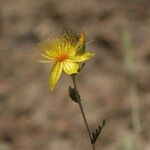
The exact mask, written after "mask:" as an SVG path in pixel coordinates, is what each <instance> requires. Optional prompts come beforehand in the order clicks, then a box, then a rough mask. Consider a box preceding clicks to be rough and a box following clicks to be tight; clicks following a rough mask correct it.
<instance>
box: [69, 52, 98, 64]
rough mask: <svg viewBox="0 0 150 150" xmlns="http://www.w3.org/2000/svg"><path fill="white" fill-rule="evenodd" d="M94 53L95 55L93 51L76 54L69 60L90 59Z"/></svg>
mask: <svg viewBox="0 0 150 150" xmlns="http://www.w3.org/2000/svg"><path fill="white" fill-rule="evenodd" d="M94 55H95V54H94V53H90V52H85V53H84V54H81V55H76V56H75V57H73V58H71V61H73V62H82V61H86V60H87V59H90V58H91V57H92V56H94Z"/></svg>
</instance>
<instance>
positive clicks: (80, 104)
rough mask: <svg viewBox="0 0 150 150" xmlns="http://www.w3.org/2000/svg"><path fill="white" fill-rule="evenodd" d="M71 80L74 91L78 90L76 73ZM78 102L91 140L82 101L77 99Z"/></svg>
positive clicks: (93, 147)
mask: <svg viewBox="0 0 150 150" xmlns="http://www.w3.org/2000/svg"><path fill="white" fill-rule="evenodd" d="M71 77H72V81H73V85H74V88H75V90H76V91H78V89H77V85H76V79H75V77H76V75H72V76H71ZM78 104H79V108H80V111H81V114H82V117H83V120H84V123H85V126H86V129H87V132H88V135H89V140H90V142H91V139H92V136H91V132H90V128H89V125H88V123H87V119H86V116H85V112H84V110H83V106H82V103H81V100H80V99H79V100H78ZM91 144H92V143H91ZM92 149H93V150H95V145H94V144H92Z"/></svg>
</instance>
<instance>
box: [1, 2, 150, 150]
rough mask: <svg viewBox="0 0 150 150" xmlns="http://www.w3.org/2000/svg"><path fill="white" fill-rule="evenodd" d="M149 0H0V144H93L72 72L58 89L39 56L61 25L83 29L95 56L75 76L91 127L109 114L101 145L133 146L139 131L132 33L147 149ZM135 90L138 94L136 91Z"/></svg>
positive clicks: (26, 147) (31, 148) (52, 147)
mask: <svg viewBox="0 0 150 150" xmlns="http://www.w3.org/2000/svg"><path fill="white" fill-rule="evenodd" d="M149 6H150V1H149V0H132V1H131V0H122V1H120V0H91V1H90V0H74V1H73V0H68V1H65V0H53V1H52V0H0V150H60V149H61V150H90V149H91V147H90V144H89V141H88V139H87V133H86V129H85V126H84V124H83V120H82V117H81V114H80V111H79V108H78V105H76V104H75V103H74V102H72V101H71V100H70V98H69V97H68V86H69V85H71V84H72V83H71V80H70V78H69V77H68V76H66V75H64V76H62V77H61V79H60V81H59V83H58V85H57V87H56V89H55V91H54V92H50V90H49V87H48V77H49V71H50V66H49V65H44V64H39V63H37V62H36V61H35V59H34V53H33V49H34V47H35V45H36V44H37V43H38V42H40V41H41V40H43V39H46V38H47V37H49V36H51V35H52V34H53V33H55V32H59V31H60V30H64V29H75V30H77V31H80V30H84V31H85V32H86V35H87V39H88V40H93V42H91V43H90V44H88V45H87V49H89V50H92V51H94V52H95V53H96V55H95V56H94V57H93V58H92V59H91V60H90V61H88V62H87V63H86V66H85V68H84V70H83V71H82V72H81V73H80V75H79V76H78V87H79V89H80V93H81V95H82V98H83V105H84V108H85V111H86V114H87V116H88V117H87V118H88V122H89V125H90V129H91V130H94V129H95V128H96V126H97V124H99V123H100V122H101V121H102V120H103V119H104V118H106V119H107V122H106V126H105V129H104V131H103V133H102V135H101V137H100V138H99V139H98V141H97V143H96V148H97V150H130V149H129V148H128V149H125V146H123V145H126V147H127V146H128V145H130V144H131V140H132V138H133V136H134V134H133V126H132V117H131V99H132V98H131V93H130V85H129V83H128V80H127V77H126V72H125V64H124V51H123V46H122V32H123V30H124V29H125V30H127V31H129V32H130V35H131V40H132V46H133V47H132V51H133V53H134V54H135V67H134V68H135V69H136V78H137V87H138V98H139V105H140V117H141V122H142V130H141V133H140V135H139V141H138V148H137V149H139V150H150V44H149V43H150V42H149V40H150V11H149ZM133 96H134V95H133Z"/></svg>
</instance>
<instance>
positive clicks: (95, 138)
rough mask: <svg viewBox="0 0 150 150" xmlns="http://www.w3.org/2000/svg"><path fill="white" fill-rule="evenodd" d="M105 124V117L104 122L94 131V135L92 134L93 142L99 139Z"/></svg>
mask: <svg viewBox="0 0 150 150" xmlns="http://www.w3.org/2000/svg"><path fill="white" fill-rule="evenodd" d="M105 124H106V121H105V119H104V120H103V122H102V124H101V125H99V126H98V128H97V129H96V130H95V132H92V135H91V143H92V144H94V143H95V142H96V141H97V139H98V137H99V136H100V134H101V131H102V129H103V128H104V126H105Z"/></svg>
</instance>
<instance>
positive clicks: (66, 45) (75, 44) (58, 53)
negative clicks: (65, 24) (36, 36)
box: [40, 32, 94, 90]
mask: <svg viewBox="0 0 150 150" xmlns="http://www.w3.org/2000/svg"><path fill="white" fill-rule="evenodd" d="M84 49H85V36H84V34H83V33H82V34H74V33H70V32H63V33H61V34H60V35H59V36H58V37H56V38H55V39H53V40H46V41H45V42H43V43H42V44H41V45H40V50H41V52H40V55H41V57H42V59H40V62H43V63H51V62H52V63H53V66H52V69H51V72H50V77H49V86H50V89H51V90H53V89H54V87H55V85H56V83H57V81H58V79H59V78H60V75H61V73H62V72H64V73H66V74H68V75H71V74H76V73H78V69H79V63H80V62H83V61H86V60H87V59H89V58H91V57H92V56H93V55H94V53H91V52H85V50H84Z"/></svg>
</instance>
